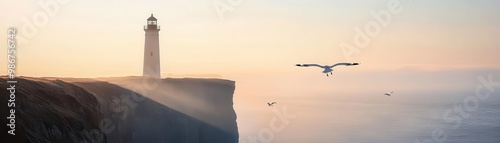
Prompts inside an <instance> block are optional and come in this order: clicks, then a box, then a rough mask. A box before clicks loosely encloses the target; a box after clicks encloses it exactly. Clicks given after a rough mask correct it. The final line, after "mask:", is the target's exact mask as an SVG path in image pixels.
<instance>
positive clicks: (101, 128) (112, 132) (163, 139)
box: [0, 77, 238, 143]
mask: <svg viewBox="0 0 500 143" xmlns="http://www.w3.org/2000/svg"><path fill="white" fill-rule="evenodd" d="M17 81H18V82H17V85H16V106H17V108H16V116H17V115H18V117H17V118H16V125H17V126H16V136H10V135H8V134H2V136H5V137H2V139H4V140H2V141H1V142H12V141H15V142H108V143H114V142H119V143H134V142H148V143H168V142H172V143H236V142H238V129H237V124H236V113H235V111H234V110H233V107H232V106H233V99H232V97H233V93H234V90H235V85H234V81H229V80H222V79H189V78H184V79H173V78H167V79H152V78H142V77H121V78H98V79H97V78H96V79H76V78H17ZM8 86H9V85H8V84H6V77H2V78H0V88H2V89H6V88H8ZM0 93H1V95H2V97H1V98H0V100H2V103H6V102H7V100H8V96H4V95H9V94H10V93H9V91H8V90H0ZM2 109H3V108H2ZM1 112H2V116H3V117H6V116H8V115H7V112H8V111H7V110H2V111H1ZM4 114H5V115H4ZM4 121H5V120H3V121H2V122H4ZM4 125H5V124H4ZM2 131H5V132H6V130H2ZM6 137H9V138H6ZM12 137H14V138H12ZM6 139H8V140H6ZM13 139H14V140H13Z"/></svg>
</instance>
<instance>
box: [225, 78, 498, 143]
mask: <svg viewBox="0 0 500 143" xmlns="http://www.w3.org/2000/svg"><path fill="white" fill-rule="evenodd" d="M498 73H500V72H499V71H498V70H491V69H489V70H472V71H471V70H468V71H462V70H456V71H453V72H450V71H418V70H415V71H392V72H387V73H383V72H381V73H367V72H365V73H338V74H337V75H335V74H334V77H333V78H326V76H325V77H322V75H321V74H320V75H316V74H312V75H307V76H304V75H299V76H286V75H283V76H266V77H264V76H262V77H260V78H259V77H254V78H249V79H247V80H245V79H240V80H237V81H238V82H237V84H236V87H237V88H236V89H237V90H236V92H235V97H234V98H235V110H236V112H237V115H238V127H239V133H240V142H241V141H247V142H248V141H249V140H248V138H252V137H255V138H257V139H258V138H259V133H261V134H263V132H262V130H264V129H266V128H270V122H271V120H272V119H273V117H276V115H275V114H274V113H273V111H272V110H273V108H275V109H278V110H280V111H281V110H283V107H285V108H286V110H287V112H288V113H290V114H294V115H295V118H292V119H289V120H290V124H287V125H285V129H284V130H282V131H279V132H273V134H272V135H273V136H272V142H276V143H304V142H318V143H331V142H355V143H357V142H360V143H364V142H374V143H385V142H411V143H413V142H415V141H417V142H418V141H420V142H424V140H426V139H430V140H432V139H433V132H435V130H438V131H442V132H439V133H442V135H440V136H438V137H439V138H438V139H441V140H442V141H444V142H464V143H466V142H484V143H497V142H500V87H499V86H496V87H495V92H493V93H491V96H490V97H489V98H487V99H485V100H478V102H477V104H475V103H474V102H467V105H468V107H470V106H475V105H477V109H475V110H473V111H468V110H466V109H465V107H464V101H465V100H466V99H467V98H469V97H474V96H475V89H476V87H477V86H478V85H481V83H480V81H479V80H478V78H479V77H481V76H482V77H484V78H488V75H489V74H492V77H493V78H492V79H493V81H500V75H499V74H498ZM382 79H384V80H382ZM265 81H267V82H265ZM256 82H259V83H262V84H259V85H255V84H252V83H256ZM380 83H383V84H380ZM392 90H394V94H393V95H392V96H391V97H388V96H385V95H383V94H384V93H386V92H390V91H392ZM486 91H488V90H486V89H485V90H484V92H486ZM269 101H277V104H276V106H274V107H268V106H267V105H266V104H265V103H266V102H269ZM455 106H459V107H460V109H462V110H463V112H465V113H463V114H464V115H467V116H466V117H462V116H463V115H462V113H459V112H458V110H457V109H455V108H457V107H455ZM448 110H451V111H452V112H450V113H449V114H447V115H446V116H445V114H446V113H447V111H448ZM444 117H446V118H447V119H444ZM457 120H460V122H458V121H457ZM277 125H281V122H278V123H277ZM457 126H458V127H457ZM264 137H265V138H266V139H267V138H268V136H264ZM258 141H259V140H258ZM437 141H439V140H437ZM261 142H262V141H261Z"/></svg>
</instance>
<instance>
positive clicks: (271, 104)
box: [267, 102, 276, 107]
mask: <svg viewBox="0 0 500 143" xmlns="http://www.w3.org/2000/svg"><path fill="white" fill-rule="evenodd" d="M274 104H276V102H271V103H267V105H268V106H270V107H273V105H274Z"/></svg>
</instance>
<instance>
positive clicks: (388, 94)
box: [384, 91, 394, 96]
mask: <svg viewBox="0 0 500 143" xmlns="http://www.w3.org/2000/svg"><path fill="white" fill-rule="evenodd" d="M392 93H394V91H391V92H390V93H385V94H384V95H387V96H391V95H392Z"/></svg>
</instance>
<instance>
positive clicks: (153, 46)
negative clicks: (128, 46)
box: [142, 14, 161, 78]
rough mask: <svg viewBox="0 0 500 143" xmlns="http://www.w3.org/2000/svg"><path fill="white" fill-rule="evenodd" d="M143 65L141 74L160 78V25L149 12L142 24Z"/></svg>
mask: <svg viewBox="0 0 500 143" xmlns="http://www.w3.org/2000/svg"><path fill="white" fill-rule="evenodd" d="M144 31H145V32H146V34H145V37H146V38H145V40H144V65H143V71H142V73H143V76H147V77H154V78H161V75H160V74H161V70H160V43H159V35H158V32H159V31H160V27H159V26H158V25H157V21H156V18H155V17H154V16H153V14H151V17H149V18H148V19H147V25H146V26H144Z"/></svg>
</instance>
